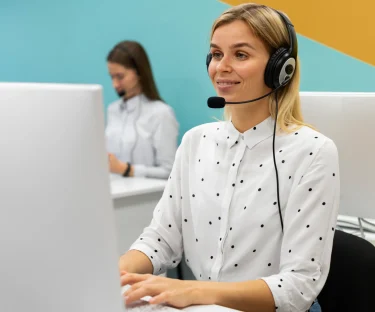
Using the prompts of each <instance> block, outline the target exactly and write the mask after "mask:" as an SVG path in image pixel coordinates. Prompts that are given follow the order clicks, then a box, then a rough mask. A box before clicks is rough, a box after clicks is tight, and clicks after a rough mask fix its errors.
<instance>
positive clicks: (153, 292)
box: [125, 283, 164, 304]
mask: <svg viewBox="0 0 375 312" xmlns="http://www.w3.org/2000/svg"><path fill="white" fill-rule="evenodd" d="M163 288H164V287H163V285H161V284H147V283H144V284H143V285H142V286H141V287H139V288H138V289H136V290H132V289H128V290H127V291H126V293H125V294H126V296H125V302H126V304H129V303H132V302H134V301H137V300H139V299H141V298H143V297H146V296H151V297H153V296H157V295H159V294H160V293H162V292H163Z"/></svg>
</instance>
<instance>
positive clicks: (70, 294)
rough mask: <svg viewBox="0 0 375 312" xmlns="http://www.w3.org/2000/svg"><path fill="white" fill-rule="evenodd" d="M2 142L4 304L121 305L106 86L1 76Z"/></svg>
mask: <svg viewBox="0 0 375 312" xmlns="http://www.w3.org/2000/svg"><path fill="white" fill-rule="evenodd" d="M0 142H1V143H0V144H1V152H0V190H1V191H0V253H1V254H0V255H1V258H0V311H4V312H5V311H7V312H67V311H69V312H103V311H106V312H120V311H123V310H124V301H123V299H122V297H121V293H120V292H121V287H120V277H119V272H118V251H117V243H116V234H115V223H114V214H113V209H112V200H111V196H110V185H109V175H108V158H107V154H106V150H105V142H104V114H103V106H102V89H101V87H100V86H97V85H69V84H34V83H30V84H29V83H0Z"/></svg>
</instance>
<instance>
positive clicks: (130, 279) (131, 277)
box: [121, 273, 152, 286]
mask: <svg viewBox="0 0 375 312" xmlns="http://www.w3.org/2000/svg"><path fill="white" fill-rule="evenodd" d="M151 276H152V275H150V274H135V273H127V274H125V275H122V276H121V286H125V285H133V284H135V283H139V282H142V281H145V280H147V279H148V278H150V277H151Z"/></svg>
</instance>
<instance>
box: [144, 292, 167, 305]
mask: <svg viewBox="0 0 375 312" xmlns="http://www.w3.org/2000/svg"><path fill="white" fill-rule="evenodd" d="M169 296H170V295H169V292H166V291H164V292H162V293H161V294H159V295H156V296H154V297H152V298H151V299H150V301H149V302H150V303H151V304H162V303H166V302H168V298H169Z"/></svg>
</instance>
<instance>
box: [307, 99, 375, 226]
mask: <svg viewBox="0 0 375 312" xmlns="http://www.w3.org/2000/svg"><path fill="white" fill-rule="evenodd" d="M300 95H301V104H302V112H303V116H304V119H305V121H306V122H307V123H310V124H312V125H313V126H315V127H316V128H317V129H318V130H319V131H320V132H322V133H323V134H324V135H326V136H328V137H329V138H331V139H332V140H333V141H334V142H335V143H336V146H337V148H338V152H339V161H340V176H341V177H340V183H341V199H340V210H339V213H340V214H342V215H348V216H355V217H362V218H372V219H375V207H374V202H375V192H374V185H375V161H374V158H375V143H374V142H375V139H374V123H375V93H357V92H301V93H300Z"/></svg>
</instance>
